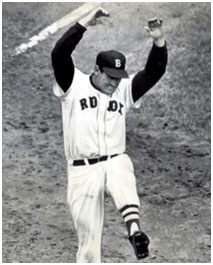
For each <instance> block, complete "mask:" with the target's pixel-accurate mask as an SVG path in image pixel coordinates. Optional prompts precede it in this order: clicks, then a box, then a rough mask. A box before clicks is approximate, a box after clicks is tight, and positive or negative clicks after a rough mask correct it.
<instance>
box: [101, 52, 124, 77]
mask: <svg viewBox="0 0 213 265" xmlns="http://www.w3.org/2000/svg"><path fill="white" fill-rule="evenodd" d="M96 64H97V65H98V66H99V67H100V68H101V69H102V70H103V71H104V72H105V73H106V74H107V75H109V76H111V77H116V78H128V77H129V76H128V73H127V72H126V70H125V64H126V58H125V56H124V55H123V54H122V53H120V52H118V51H114V50H110V51H102V52H100V53H99V54H98V55H97V58H96Z"/></svg>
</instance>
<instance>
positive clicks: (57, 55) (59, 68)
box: [51, 8, 108, 92]
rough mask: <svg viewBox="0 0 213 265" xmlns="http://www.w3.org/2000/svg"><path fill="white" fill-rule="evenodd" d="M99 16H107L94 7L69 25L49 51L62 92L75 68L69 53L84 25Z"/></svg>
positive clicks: (84, 27) (78, 39) (70, 79)
mask: <svg viewBox="0 0 213 265" xmlns="http://www.w3.org/2000/svg"><path fill="white" fill-rule="evenodd" d="M100 16H108V13H107V12H106V11H105V10H103V9H102V8H98V9H95V10H93V11H92V12H90V13H89V14H88V15H87V16H86V17H84V18H82V19H81V20H80V21H79V22H78V23H76V24H75V25H74V26H72V27H70V28H69V30H68V31H67V32H66V33H65V34H64V35H63V36H62V37H61V39H59V40H58V41H57V43H56V45H55V47H54V49H53V51H52V53H51V58H52V66H53V69H54V74H55V79H56V81H57V83H58V84H59V86H60V87H61V88H62V89H63V91H64V92H66V91H67V90H68V89H69V87H70V85H71V84H72V80H73V76H74V69H75V68H74V65H73V60H72V57H71V54H72V52H73V51H74V49H75V47H76V46H77V44H78V43H79V42H80V40H81V39H82V37H83V34H84V32H85V31H86V27H87V26H89V25H92V24H94V23H95V22H96V19H97V18H98V17H100Z"/></svg>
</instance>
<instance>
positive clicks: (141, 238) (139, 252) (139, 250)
mask: <svg viewBox="0 0 213 265" xmlns="http://www.w3.org/2000/svg"><path fill="white" fill-rule="evenodd" d="M129 241H130V243H131V244H132V246H133V248H134V250H135V255H136V257H137V259H145V258H146V257H148V256H149V250H148V245H149V243H150V241H149V238H148V237H147V235H146V234H145V233H143V232H142V231H137V232H135V233H134V234H133V235H132V236H130V237H129Z"/></svg>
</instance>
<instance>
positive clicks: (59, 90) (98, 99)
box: [51, 23, 167, 160]
mask: <svg viewBox="0 0 213 265" xmlns="http://www.w3.org/2000/svg"><path fill="white" fill-rule="evenodd" d="M85 31H86V28H84V27H83V26H82V25H81V24H79V23H76V24H75V25H73V26H72V27H70V29H69V30H68V31H67V32H65V34H64V35H63V36H62V38H61V39H59V40H58V42H57V43H56V45H55V47H54V49H53V51H52V54H51V55H52V65H53V69H54V74H55V83H54V87H53V90H54V94H55V95H56V96H57V97H58V98H60V99H61V104H62V120H63V133H64V146H65V155H66V159H67V160H74V159H84V158H95V157H100V156H103V155H113V154H121V153H123V152H124V151H125V148H126V140H125V139H126V126H125V125H126V114H127V112H128V111H129V109H130V108H138V107H139V106H140V102H141V97H142V96H143V95H144V94H145V93H146V92H147V91H148V90H149V89H150V88H151V87H153V86H154V85H155V84H156V83H157V82H158V80H159V79H160V78H161V77H162V75H163V74H164V72H165V69H166V65H167V47H166V45H165V46H164V47H157V46H156V45H155V44H153V47H152V49H151V51H150V53H149V56H148V59H147V62H146V65H145V68H144V69H143V70H141V71H139V72H138V73H137V74H135V75H134V76H133V75H132V76H130V77H129V79H122V80H121V82H120V84H119V86H118V88H117V89H116V91H115V92H114V93H113V94H112V95H111V96H108V95H106V94H104V93H102V92H100V91H99V90H97V89H96V88H95V86H93V84H92V81H91V76H89V75H87V74H84V73H82V72H81V71H80V70H78V69H77V68H75V66H74V64H73V61H72V57H71V54H72V52H73V51H74V49H75V47H76V45H77V44H78V43H79V41H80V40H81V38H82V37H83V34H84V32H85Z"/></svg>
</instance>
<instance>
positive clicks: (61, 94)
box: [53, 68, 83, 100]
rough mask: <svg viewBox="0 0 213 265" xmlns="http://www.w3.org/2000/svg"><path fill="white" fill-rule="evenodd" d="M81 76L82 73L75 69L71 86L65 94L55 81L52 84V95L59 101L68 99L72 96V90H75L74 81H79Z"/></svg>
mask: <svg viewBox="0 0 213 265" xmlns="http://www.w3.org/2000/svg"><path fill="white" fill-rule="evenodd" d="M82 74H83V73H82V72H81V71H79V70H78V69H77V68H75V73H74V77H73V81H72V84H71V86H70V87H69V89H68V90H67V91H66V92H64V91H63V89H62V88H61V87H60V86H59V84H58V83H57V81H56V80H55V81H54V84H53V93H54V95H55V96H56V97H58V98H60V99H61V100H64V99H66V98H68V97H69V96H70V95H71V94H72V92H73V90H74V88H75V85H74V84H75V83H76V80H81V75H82Z"/></svg>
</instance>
